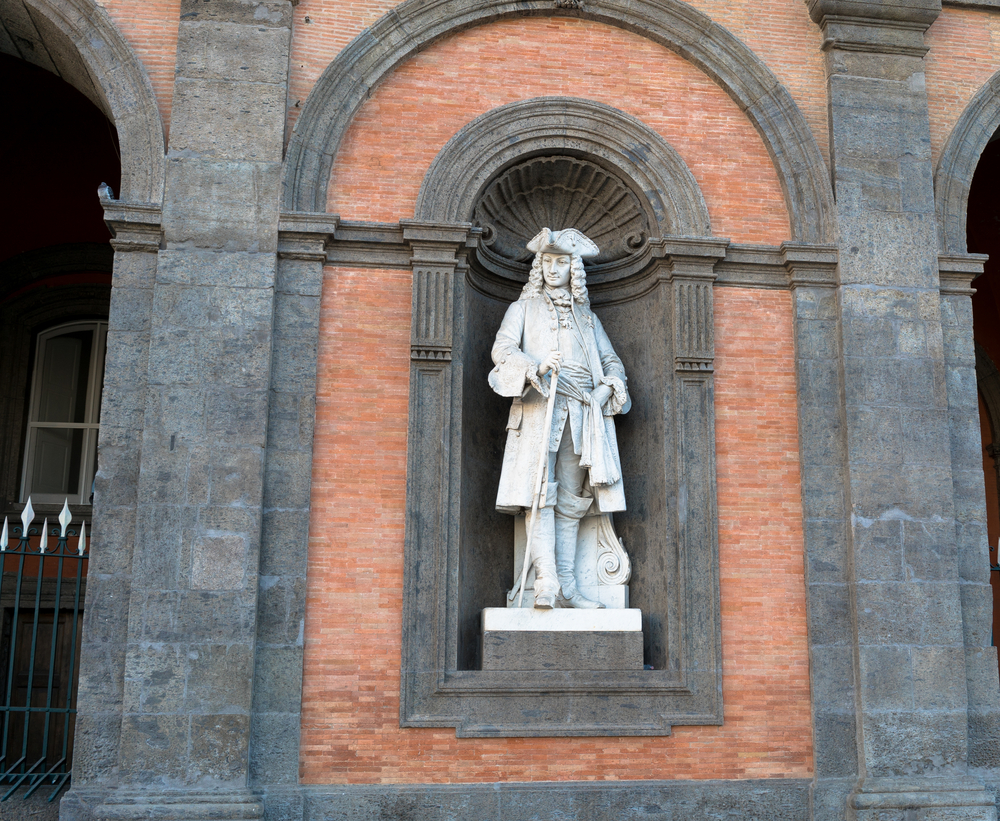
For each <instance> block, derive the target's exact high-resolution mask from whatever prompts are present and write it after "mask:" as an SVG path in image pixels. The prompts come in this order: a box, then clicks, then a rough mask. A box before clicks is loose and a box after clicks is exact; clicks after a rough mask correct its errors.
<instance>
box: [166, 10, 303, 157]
mask: <svg viewBox="0 0 1000 821" xmlns="http://www.w3.org/2000/svg"><path fill="white" fill-rule="evenodd" d="M192 5H193V6H194V8H192V11H193V12H194V13H195V14H196V15H197V16H196V17H189V18H185V20H184V24H183V32H184V36H183V41H182V42H183V55H184V58H185V59H184V66H183V71H184V76H185V77H186V78H189V79H199V80H229V81H232V82H236V83H274V82H275V81H276V80H278V79H284V77H285V75H286V74H287V71H288V47H289V28H288V26H273V25H272V24H270V22H268V24H267V25H265V26H261V24H260V23H259V22H258V21H257V20H254V19H253V15H247V14H246V11H245V10H243V9H241V10H240V11H241V12H242V15H239V14H237V15H233V17H236V18H237V19H236V20H232V21H230V20H229V19H226V17H228V15H226V16H223V15H219V14H218V12H217V11H216V9H215V8H212V9H210V10H209V11H208V12H207V14H204V13H203V10H205V5H204V4H192ZM230 5H231V6H233V7H234V8H235V7H236V6H237V4H235V3H231V4H230ZM283 5H284V4H282V3H273V4H271V6H270V8H269V11H268V14H267V18H268V20H269V21H270V17H271V14H273V13H275V12H278V10H279V9H281V12H279V13H282V14H283V13H284V9H283V8H281V7H282V6H283ZM257 8H260V7H259V6H258V7H257ZM243 15H245V17H244V16H243ZM241 18H242V19H241ZM247 18H249V19H247ZM288 23H289V24H290V23H291V21H290V20H288ZM203 116H204V113H203ZM171 147H173V146H171Z"/></svg>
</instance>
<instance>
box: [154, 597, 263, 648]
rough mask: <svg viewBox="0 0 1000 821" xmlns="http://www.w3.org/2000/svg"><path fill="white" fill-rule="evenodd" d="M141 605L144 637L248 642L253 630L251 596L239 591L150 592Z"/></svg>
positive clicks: (208, 641) (183, 641) (220, 642)
mask: <svg viewBox="0 0 1000 821" xmlns="http://www.w3.org/2000/svg"><path fill="white" fill-rule="evenodd" d="M142 608H143V610H142V635H143V638H144V639H145V640H146V641H151V642H172V643H175V644H188V643H190V642H197V643H207V644H231V643H237V642H239V643H245V644H249V643H251V642H252V640H253V636H254V633H255V623H256V614H255V613H254V606H253V597H252V596H246V595H243V594H241V593H240V592H239V591H237V592H228V591H226V592H220V591H207V590H191V591H179V592H175V591H165V592H152V593H149V594H147V595H146V596H145V597H144V600H143V602H142Z"/></svg>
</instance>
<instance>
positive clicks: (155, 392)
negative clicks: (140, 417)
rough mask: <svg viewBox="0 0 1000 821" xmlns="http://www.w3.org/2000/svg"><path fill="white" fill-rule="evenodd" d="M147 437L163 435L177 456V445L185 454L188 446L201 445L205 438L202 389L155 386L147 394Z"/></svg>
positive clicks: (167, 446) (203, 394)
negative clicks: (171, 440)
mask: <svg viewBox="0 0 1000 821" xmlns="http://www.w3.org/2000/svg"><path fill="white" fill-rule="evenodd" d="M145 421H146V430H147V433H148V434H153V435H155V434H160V435H161V436H162V437H163V438H164V439H165V440H166V448H167V450H168V451H169V449H170V447H171V443H170V438H171V437H173V447H174V451H172V452H174V453H177V452H179V451H178V444H179V445H180V448H181V449H182V450H185V451H186V449H187V448H186V444H185V443H186V442H188V441H198V440H199V439H201V438H202V437H203V436H204V434H205V392H204V390H203V389H202V388H201V386H186V385H163V386H161V385H154V386H152V387H150V388H149V390H147V392H146V410H145Z"/></svg>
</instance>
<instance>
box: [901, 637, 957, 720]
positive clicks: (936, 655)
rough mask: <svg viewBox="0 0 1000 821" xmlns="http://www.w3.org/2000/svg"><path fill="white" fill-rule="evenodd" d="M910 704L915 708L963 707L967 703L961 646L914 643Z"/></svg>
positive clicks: (945, 708)
mask: <svg viewBox="0 0 1000 821" xmlns="http://www.w3.org/2000/svg"><path fill="white" fill-rule="evenodd" d="M911 657H912V662H913V705H914V707H916V708H917V709H918V710H964V709H965V708H966V707H967V705H968V699H967V697H966V694H967V689H966V687H965V686H963V684H964V683H965V678H966V672H965V648H964V647H914V648H912V651H911Z"/></svg>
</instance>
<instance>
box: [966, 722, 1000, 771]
mask: <svg viewBox="0 0 1000 821" xmlns="http://www.w3.org/2000/svg"><path fill="white" fill-rule="evenodd" d="M969 766H970V767H989V768H990V769H991V770H994V771H996V770H997V769H1000V711H996V710H993V711H989V712H976V711H970V712H969Z"/></svg>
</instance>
